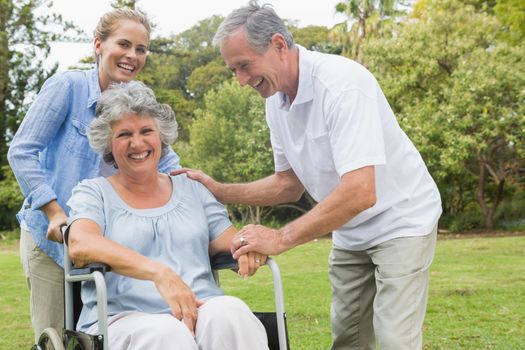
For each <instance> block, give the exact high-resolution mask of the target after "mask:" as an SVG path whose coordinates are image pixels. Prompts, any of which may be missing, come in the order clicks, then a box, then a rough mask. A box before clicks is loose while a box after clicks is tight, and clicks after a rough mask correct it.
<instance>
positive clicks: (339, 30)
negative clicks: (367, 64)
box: [331, 0, 400, 62]
mask: <svg viewBox="0 0 525 350" xmlns="http://www.w3.org/2000/svg"><path fill="white" fill-rule="evenodd" d="M397 2H399V1H396V0H345V1H342V2H340V3H338V4H337V5H336V7H335V10H336V12H339V13H343V14H345V15H346V16H347V17H348V20H349V21H350V26H349V23H347V22H343V23H341V24H339V25H336V26H335V27H334V28H333V30H332V35H331V38H332V40H333V41H334V42H335V43H337V44H339V45H341V46H342V47H343V51H342V54H343V55H345V56H347V57H350V58H352V59H354V60H356V61H359V62H360V61H361V46H362V44H363V42H364V40H365V39H366V38H367V37H369V36H373V35H379V34H380V30H381V28H382V27H383V26H385V25H386V24H387V23H389V22H390V18H391V17H393V16H397V15H399V14H400V12H399V11H398V10H396V7H395V6H396V3H397Z"/></svg>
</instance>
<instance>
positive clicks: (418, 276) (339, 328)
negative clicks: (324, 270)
mask: <svg viewBox="0 0 525 350" xmlns="http://www.w3.org/2000/svg"><path fill="white" fill-rule="evenodd" d="M436 236H437V227H436V228H435V229H434V230H433V231H432V232H431V233H430V234H429V235H426V236H421V237H402V238H396V239H392V240H390V241H387V242H384V243H381V244H379V245H377V246H375V247H372V248H370V249H367V250H364V251H348V250H344V249H339V248H337V247H335V246H334V247H333V248H332V252H331V253H330V258H329V265H330V267H329V271H330V281H331V283H332V306H331V313H330V314H331V317H330V318H331V324H332V336H333V338H334V342H333V345H332V349H334V350H335V349H337V350H341V349H367V350H368V349H370V350H375V349H376V344H375V342H376V340H377V342H378V343H379V347H380V349H382V350H387V349H392V350H404V349H406V350H414V349H422V346H423V336H422V327H423V320H424V318H425V313H426V305H427V299H428V278H429V268H430V264H431V263H432V259H433V257H434V251H435V247H436Z"/></svg>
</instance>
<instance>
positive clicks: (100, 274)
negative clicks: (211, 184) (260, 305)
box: [32, 244, 289, 350]
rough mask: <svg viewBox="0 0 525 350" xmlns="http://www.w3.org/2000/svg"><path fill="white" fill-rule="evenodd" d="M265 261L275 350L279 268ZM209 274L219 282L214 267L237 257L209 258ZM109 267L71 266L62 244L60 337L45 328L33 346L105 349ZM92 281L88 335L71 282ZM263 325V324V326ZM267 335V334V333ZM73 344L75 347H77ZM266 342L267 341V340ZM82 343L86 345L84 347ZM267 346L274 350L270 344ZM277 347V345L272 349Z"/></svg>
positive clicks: (283, 335)
mask: <svg viewBox="0 0 525 350" xmlns="http://www.w3.org/2000/svg"><path fill="white" fill-rule="evenodd" d="M266 265H267V266H268V267H269V268H270V270H271V273H272V278H273V284H274V299H275V314H276V323H277V336H278V350H289V344H288V333H287V327H286V312H285V309H284V297H283V287H282V279H281V272H280V270H279V266H278V265H277V262H275V260H273V259H271V258H270V257H268V259H267V261H266ZM211 266H212V270H213V277H214V278H215V281H216V283H217V285H219V286H220V282H219V274H218V270H223V269H231V270H236V269H238V265H237V261H236V260H234V259H233V258H232V256H231V255H230V254H219V255H217V256H215V257H213V258H212V259H211ZM110 270H111V268H110V267H108V266H107V265H104V264H90V265H88V266H86V267H84V268H78V269H77V268H73V267H72V263H71V259H70V258H69V252H68V247H67V244H64V298H65V299H64V300H65V302H64V310H65V329H64V332H63V336H62V337H60V336H59V335H58V332H57V331H56V330H55V329H52V328H48V329H45V330H44V331H43V332H42V335H41V336H40V339H39V341H38V344H35V345H34V346H33V348H32V349H33V350H42V349H47V344H48V343H49V342H51V343H52V345H53V348H54V349H55V350H78V349H82V350H91V349H92V350H101V349H105V350H108V349H109V346H108V321H107V320H108V318H107V292H106V281H105V278H104V274H105V273H106V272H109V271H110ZM83 281H94V283H95V288H96V294H97V317H98V325H99V327H98V329H99V332H98V334H96V335H88V334H85V333H82V332H77V331H76V330H75V328H76V327H75V326H76V325H75V315H74V292H73V284H74V283H76V282H83ZM265 328H266V327H265ZM268 338H269V339H270V335H268ZM77 345H78V346H79V347H77ZM269 345H270V344H269ZM86 346H89V348H87V349H86ZM270 350H274V349H273V348H270ZM275 350H277V349H275Z"/></svg>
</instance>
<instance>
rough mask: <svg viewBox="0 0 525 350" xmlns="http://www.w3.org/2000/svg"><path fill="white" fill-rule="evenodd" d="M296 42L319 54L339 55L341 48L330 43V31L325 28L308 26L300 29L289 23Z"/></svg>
mask: <svg viewBox="0 0 525 350" xmlns="http://www.w3.org/2000/svg"><path fill="white" fill-rule="evenodd" d="M288 28H289V30H290V33H291V34H292V35H293V38H294V41H295V42H296V43H297V44H299V45H301V46H304V47H305V48H307V49H308V50H314V51H318V52H325V53H334V54H339V53H340V52H341V48H340V47H339V46H337V45H335V44H334V43H333V42H331V41H330V30H329V29H328V28H326V27H323V26H306V27H304V28H298V27H296V26H295V25H292V24H290V23H288Z"/></svg>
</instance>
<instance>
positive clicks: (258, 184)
mask: <svg viewBox="0 0 525 350" xmlns="http://www.w3.org/2000/svg"><path fill="white" fill-rule="evenodd" d="M182 173H186V175H187V176H188V177H189V178H190V179H193V180H197V181H199V182H201V183H202V184H203V185H204V186H206V187H207V188H208V190H210V192H211V193H213V195H214V196H215V197H216V198H217V200H219V201H220V202H222V203H234V204H245V205H275V204H280V203H289V202H296V201H298V200H299V198H301V195H302V194H303V192H304V187H303V185H302V184H301V182H300V181H299V179H298V178H297V176H296V175H295V173H294V171H293V170H292V169H288V170H286V171H281V172H276V173H275V174H273V175H270V176H267V177H265V178H263V179H260V180H257V181H253V182H249V183H244V184H225V183H220V182H217V181H215V180H214V179H213V178H211V177H210V176H208V175H206V174H205V173H203V172H202V171H200V170H193V169H180V170H175V171H173V172H171V175H178V174H182Z"/></svg>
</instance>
